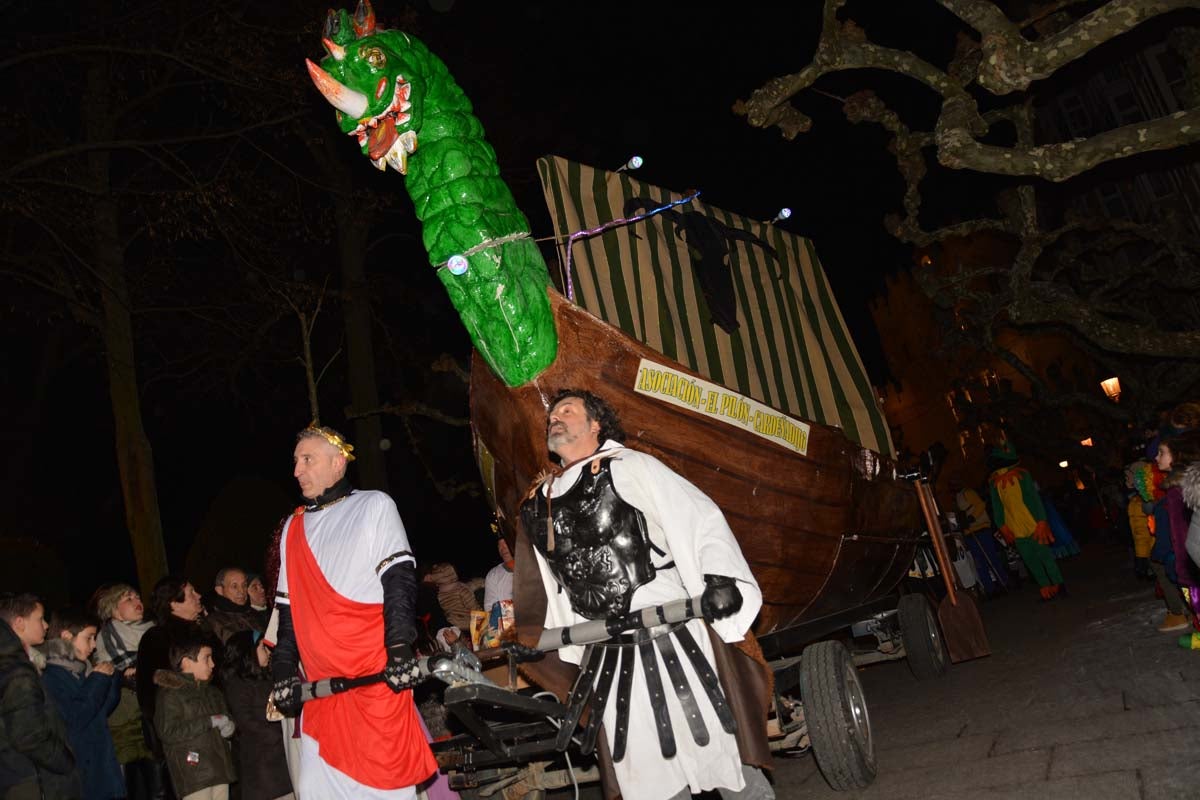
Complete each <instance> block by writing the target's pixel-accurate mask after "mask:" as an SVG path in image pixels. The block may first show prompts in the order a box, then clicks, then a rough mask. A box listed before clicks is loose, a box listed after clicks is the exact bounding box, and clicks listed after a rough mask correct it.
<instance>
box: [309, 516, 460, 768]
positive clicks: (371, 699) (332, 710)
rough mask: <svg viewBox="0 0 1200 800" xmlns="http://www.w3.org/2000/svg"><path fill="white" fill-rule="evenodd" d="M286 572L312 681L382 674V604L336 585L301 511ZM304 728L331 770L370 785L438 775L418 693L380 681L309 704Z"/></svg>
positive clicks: (383, 663) (385, 658)
mask: <svg viewBox="0 0 1200 800" xmlns="http://www.w3.org/2000/svg"><path fill="white" fill-rule="evenodd" d="M286 568H287V578H288V593H289V594H290V595H291V597H290V599H291V604H292V606H291V607H292V624H293V627H294V628H295V630H296V641H297V643H298V644H299V646H300V660H301V661H302V662H303V664H304V674H305V679H306V680H310V681H317V680H322V679H324V678H332V677H336V676H347V677H352V678H353V677H358V676H360V675H370V674H372V673H375V672H379V671H380V670H382V669H383V667H384V665H385V664H386V662H387V653H386V651H385V650H384V647H383V604H382V603H357V602H355V601H353V600H349V599H347V598H345V597H342V596H341V595H340V594H338V593H337V591H336V590H335V589H334V588H333V587H332V586H330V585H329V582H328V581H327V580H325V575H324V573H322V572H321V566H320V565H319V564H318V563H317V559H316V557H315V556H314V555H313V552H312V550H311V549H310V548H309V546H308V539H307V537H305V535H304V514H303V510H302V509H301V510H298V512H297V513H296V514H295V515H294V516H293V517H292V522H291V525H290V526H289V528H288V539H287V565H286ZM303 727H304V733H306V734H307V735H308V736H311V737H312V738H313V739H315V740H316V741H317V743H318V744H319V746H320V753H321V758H322V760H324V761H325V763H326V764H328V765H329V766H331V767H333V768H334V769H336V770H338V771H339V772H342V773H345V774H346V775H348V776H349V777H350V778H352V779H354V780H355V781H357V782H359V783H361V784H364V785H366V786H372V787H374V788H376V789H399V788H401V787H405V786H413V785H415V784H418V783H420V782H421V781H423V780H425V779H426V778H428V777H429V776H430V775H432V774H433V773H434V772H435V771H436V770H437V762H436V761H435V760H434V757H433V753H432V752H431V751H430V750H429V744H428V743H427V742H426V741H425V735H424V733H423V732H422V731H421V722H420V717H419V716H418V715H417V710H416V708H415V707H414V706H413V700H412V692H400V693H399V694H395V693H393V692H392V690H391V689H389V688H388V687H387V685H386V684H383V683H379V684H375V685H372V686H364V687H362V688H359V689H351V690H350V691H348V692H345V693H343V694H337V695H333V696H332V697H327V698H323V699H321V700H313V701H311V702H308V703H305V704H304V719H303Z"/></svg>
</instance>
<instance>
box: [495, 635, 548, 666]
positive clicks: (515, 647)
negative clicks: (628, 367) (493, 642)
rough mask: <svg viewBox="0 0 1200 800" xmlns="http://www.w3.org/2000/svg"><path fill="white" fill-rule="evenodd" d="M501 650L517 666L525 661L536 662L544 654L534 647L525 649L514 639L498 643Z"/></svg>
mask: <svg viewBox="0 0 1200 800" xmlns="http://www.w3.org/2000/svg"><path fill="white" fill-rule="evenodd" d="M500 647H501V649H503V650H504V652H505V653H507V654H508V657H509V658H511V659H512V660H513V661H516V662H517V663H518V664H522V663H524V662H526V661H537V660H538V659H540V658H542V657H543V656H545V655H546V654H545V653H543V652H542V651H541V650H538V649H537V648H536V647H526V646H525V645H523V644H521V643H520V642H518V641H517V640H516V639H506V640H504V641H503V642H501V643H500Z"/></svg>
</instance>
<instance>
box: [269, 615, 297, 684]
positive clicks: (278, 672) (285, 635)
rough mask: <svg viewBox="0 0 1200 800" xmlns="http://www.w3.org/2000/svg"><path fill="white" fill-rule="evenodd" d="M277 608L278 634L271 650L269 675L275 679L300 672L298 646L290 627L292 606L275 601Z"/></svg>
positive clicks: (280, 679)
mask: <svg viewBox="0 0 1200 800" xmlns="http://www.w3.org/2000/svg"><path fill="white" fill-rule="evenodd" d="M275 608H277V609H278V610H279V636H278V641H277V642H275V649H274V650H273V651H271V677H272V678H274V679H275V680H276V681H285V680H288V679H289V678H294V677H296V675H297V674H298V673H299V672H300V648H299V646H298V645H297V644H296V631H295V629H294V628H292V607H291V606H289V605H288V604H287V603H277V604H276V605H275Z"/></svg>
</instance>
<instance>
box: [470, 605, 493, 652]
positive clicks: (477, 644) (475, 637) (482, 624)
mask: <svg viewBox="0 0 1200 800" xmlns="http://www.w3.org/2000/svg"><path fill="white" fill-rule="evenodd" d="M487 629H488V615H487V612H486V611H479V610H476V611H472V612H471V649H472V650H480V649H483V648H485V647H488V646H489V645H486V644H484V642H485V641H486V640H487V638H488V636H487Z"/></svg>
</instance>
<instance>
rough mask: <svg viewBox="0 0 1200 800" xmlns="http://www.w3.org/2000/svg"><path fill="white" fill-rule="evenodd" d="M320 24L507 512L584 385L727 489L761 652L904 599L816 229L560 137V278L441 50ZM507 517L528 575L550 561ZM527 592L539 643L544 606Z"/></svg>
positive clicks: (486, 475)
mask: <svg viewBox="0 0 1200 800" xmlns="http://www.w3.org/2000/svg"><path fill="white" fill-rule="evenodd" d="M323 44H324V48H325V51H326V55H325V57H324V59H323V60H322V62H321V64H320V65H317V64H315V63H313V62H312V61H309V62H308V69H309V73H310V75H311V77H312V79H313V81H314V83H315V84H316V86H317V88H318V89H319V90H320V91H321V93H322V94H323V95H324V96H325V98H326V99H327V100H328V101H329V102H330V103H331V104H332V105H334V106H335V107H336V108H337V110H338V113H337V119H338V123H339V126H340V128H341V130H342V131H343V132H344V133H346V134H347V135H349V136H350V137H351V138H353V139H354V141H355V142H356V144H357V145H358V147H359V148H360V149H361V151H362V152H363V154H364V155H366V156H367V157H368V158H370V159H371V161H372V163H374V165H375V166H376V167H378V168H379V169H381V170H387V169H393V170H395V171H397V172H399V173H401V174H403V175H404V177H405V184H406V187H407V189H408V191H409V194H410V195H411V197H412V200H413V205H414V208H415V212H416V215H417V216H418V217H419V218H420V220H421V222H422V225H423V238H424V243H425V245H426V248H427V250H428V253H429V257H430V260H431V263H432V264H433V266H434V267H435V268H436V269H437V271H438V276H439V278H440V279H441V281H442V283H443V284H444V286H445V288H446V291H447V293H448V295H449V297H450V300H451V302H452V303H453V304H454V306H455V307H456V309H457V310H458V312H459V315H460V317H461V319H462V322H463V324H464V325H465V326H466V328H467V330H468V331H469V333H470V336H471V339H472V342H473V344H474V348H475V350H474V355H473V363H472V369H471V423H472V426H473V432H474V442H475V448H476V455H477V459H478V463H479V466H480V471H481V475H482V477H483V480H484V483H485V484H486V486H487V490H488V493H489V496H490V498H491V500H492V502H493V503H494V505H495V508H496V509H497V511H498V514H499V516H500V517H501V518H502V519H503V520H505V521H506V522H507V523H508V524H515V520H517V519H518V518H519V514H518V508H519V506H520V504H521V502H522V501H523V499H524V498H525V497H526V496H527V493H528V492H529V490H530V487H531V485H533V484H534V482H535V480H536V479H537V478H538V477H539V476H540V475H541V474H542V473H543V472H544V470H546V469H547V468H548V467H549V465H550V461H549V457H548V455H549V454H548V453H547V448H546V413H547V403H548V400H549V398H550V397H551V396H553V395H554V393H555V392H556V391H557V390H559V389H561V388H565V387H579V388H584V389H588V390H590V391H592V392H595V393H596V394H598V395H601V396H602V397H604V398H605V399H607V400H608V401H609V402H610V403H611V404H612V405H613V406H614V407H615V408H616V409H617V411H618V412H619V414H620V417H621V419H622V422H623V424H624V427H625V429H626V431H627V433H628V435H629V441H628V442H627V443H628V444H629V445H631V446H632V447H634V448H636V449H639V450H643V451H645V452H648V453H650V454H652V455H654V456H656V457H658V458H659V459H661V460H662V461H663V462H665V463H666V464H668V465H669V466H670V467H671V468H673V469H674V470H676V471H677V472H679V473H680V474H682V475H684V476H685V477H686V478H687V479H688V480H690V481H691V482H692V483H694V484H696V486H698V487H699V488H700V489H701V490H703V491H704V492H705V493H706V494H708V495H709V496H710V497H712V498H713V499H714V500H715V501H716V502H717V504H718V505H719V506H720V507H721V509H722V510H723V512H724V513H725V516H726V518H727V519H728V521H729V524H730V526H731V527H732V529H733V531H734V533H735V535H736V536H737V539H738V541H739V543H740V545H741V548H742V550H743V552H744V554H745V556H746V559H747V560H748V562H749V563H750V565H751V567H752V569H753V571H754V574H755V576H756V578H757V579H758V582H759V584H760V586H761V588H762V593H763V600H764V604H763V607H762V612H761V614H760V616H759V618H758V620H757V622H756V624H755V628H754V631H755V633H756V634H757V635H758V636H759V638H760V641H762V642H763V644H764V649H765V650H766V651H767V653H768V656H770V655H771V651H772V649H775V650H777V651H778V650H782V649H784V647H783V644H782V643H785V642H786V641H787V639H788V635H789V634H790V633H793V632H802V634H797V635H801V636H803V637H804V638H808V639H811V638H812V637H813V636H815V634H816V633H818V632H819V631H818V630H817V629H818V628H820V627H821V626H822V625H826V626H827V627H832V626H833V625H834V624H838V623H840V624H848V623H849V622H852V621H855V620H857V619H862V618H864V617H866V616H868V615H869V614H870V613H871V612H872V610H873V609H875V608H882V607H884V605H887V607H889V608H891V609H894V608H895V600H894V592H895V590H896V587H897V584H898V583H899V582H900V580H901V578H903V577H904V575H905V574H906V573H907V571H908V570H909V568H910V565H911V563H912V561H913V555H914V551H915V548H916V546H917V539H918V537H919V536H920V534H921V532H922V529H923V526H922V521H921V511H920V508H919V505H918V500H917V494H916V492H914V491H913V487H912V484H911V483H910V482H907V481H905V480H902V479H901V478H899V477H898V475H897V465H896V462H895V460H894V456H893V452H892V443H891V439H890V434H889V431H888V428H887V425H886V423H885V421H884V419H883V416H882V413H881V411H880V409H879V406H878V403H877V401H876V398H875V397H874V393H873V391H872V389H871V386H870V383H869V382H868V380H867V378H866V375H865V371H864V369H863V367H862V363H861V361H860V359H859V356H858V353H857V351H856V350H855V347H854V344H853V341H852V340H851V337H850V336H849V334H848V332H847V330H846V326H845V323H844V321H843V319H842V316H841V313H840V311H839V309H838V306H837V303H836V301H835V300H834V297H833V293H832V292H831V290H830V287H829V284H828V281H827V280H826V277H825V274H824V272H823V270H822V268H821V265H820V263H819V261H818V259H817V256H816V252H815V250H814V248H813V246H812V244H811V242H809V241H807V240H805V239H803V238H801V237H798V236H795V235H793V234H790V233H788V232H786V231H784V230H781V229H780V228H779V227H777V226H775V225H773V224H771V223H767V222H761V221H756V220H751V219H748V218H746V217H743V216H739V215H736V214H732V213H729V212H726V211H723V210H721V209H719V208H715V207H713V206H710V205H707V204H706V203H704V202H703V201H702V200H701V199H700V198H699V197H698V196H696V195H694V194H693V195H685V194H681V193H677V192H672V191H669V190H667V189H663V188H660V187H657V186H653V185H650V184H647V183H643V182H640V181H638V180H636V179H634V178H633V177H632V176H631V175H630V174H629V173H628V171H621V172H616V173H614V172H607V171H604V170H598V169H593V168H591V167H587V166H584V165H581V164H578V163H574V162H571V161H569V160H566V159H563V158H558V157H547V158H544V159H541V160H540V161H539V163H538V171H539V175H540V177H541V180H542V185H543V188H544V192H545V196H546V199H547V203H548V206H549V209H550V212H551V217H552V220H553V223H554V227H555V232H556V234H557V241H558V242H559V254H560V262H561V266H560V268H559V270H557V272H558V278H559V280H558V285H555V282H554V280H553V279H552V276H551V273H550V272H549V271H548V270H547V267H546V263H545V261H544V259H543V256H542V254H541V251H540V250H539V247H538V245H537V243H536V242H535V241H534V240H533V239H532V238H531V235H530V231H529V225H528V222H527V220H526V218H525V216H524V214H522V213H521V211H520V210H519V209H518V208H517V206H516V203H515V201H514V199H513V196H512V194H511V192H510V190H509V188H508V187H507V185H506V184H505V183H504V182H503V180H502V179H501V178H500V175H499V169H498V167H497V164H496V159H495V154H494V152H493V150H492V148H491V147H490V145H488V143H487V142H486V141H485V139H484V137H483V129H482V125H481V124H480V122H479V121H478V120H477V119H476V117H475V116H474V115H473V113H472V108H471V104H470V102H469V101H468V100H467V98H466V96H465V95H464V94H463V92H462V90H461V89H460V88H459V87H458V85H457V84H455V82H454V81H453V79H452V78H451V77H450V74H449V72H448V70H447V68H446V66H445V65H444V64H443V63H442V61H441V60H440V59H438V58H437V57H436V56H434V55H433V54H432V53H431V52H430V51H429V50H428V49H427V48H425V46H424V45H423V44H421V43H420V42H419V41H418V40H416V39H415V38H412V37H409V36H407V35H405V34H403V33H400V32H398V31H384V30H377V29H376V23H375V18H374V13H373V11H372V10H371V8H370V6H369V4H367V3H365V2H362V3H360V5H359V6H358V9H357V10H356V12H355V13H354V14H349V13H348V12H346V11H340V12H334V11H330V15H329V17H328V19H327V21H326V25H325V29H324V36H323ZM515 534H516V540H517V548H516V554H517V564H516V570H517V578H516V583H517V585H518V586H519V585H521V584H522V583H523V573H524V571H526V570H533V571H534V573H536V570H537V567H536V564H534V563H533V557H532V552H531V549H530V545H529V542H528V540H527V539H526V537H525V536H524V534H523V532H521V531H515ZM532 583H534V584H538V585H540V580H539V579H538V578H536V576H535V577H534V580H533V581H532ZM516 599H517V607H516V609H515V610H516V618H517V626H518V631H520V632H521V636H522V641H525V640H528V643H529V644H533V643H535V642H536V641H537V631H539V630H540V628H541V626H542V620H543V618H544V607H543V608H539V607H538V603H537V601H536V600H533V601H529V602H526V603H522V597H521V595H520V594H518V596H517V598H516ZM543 602H544V600H543ZM881 604H882V605H881ZM801 643H802V642H801ZM528 672H530V673H532V674H533V675H534V677H535V678H537V677H538V674H537V668H536V665H528ZM539 682H542V683H543V685H547V686H549V687H550V688H556V689H558V690H559V691H560V696H561V694H562V691H561V690H563V689H565V688H566V687H565V686H564V685H563V684H562V683H561V682H559V681H556V680H555V679H554V678H553V677H551V676H548V675H547V676H545V680H544V681H539ZM555 684H557V687H556V686H555ZM872 774H873V768H872Z"/></svg>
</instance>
